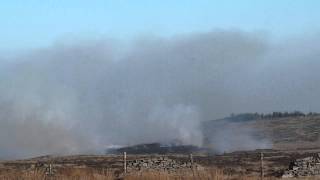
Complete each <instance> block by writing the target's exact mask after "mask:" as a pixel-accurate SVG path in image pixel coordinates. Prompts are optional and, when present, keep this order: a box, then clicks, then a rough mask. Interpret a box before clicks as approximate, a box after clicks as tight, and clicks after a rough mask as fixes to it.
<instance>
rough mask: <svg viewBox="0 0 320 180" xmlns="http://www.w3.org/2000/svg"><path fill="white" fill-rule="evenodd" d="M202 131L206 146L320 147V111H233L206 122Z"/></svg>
mask: <svg viewBox="0 0 320 180" xmlns="http://www.w3.org/2000/svg"><path fill="white" fill-rule="evenodd" d="M203 132H204V136H205V144H206V146H210V147H212V148H213V149H218V151H219V149H221V150H220V151H224V149H225V150H226V151H229V149H231V151H232V150H242V148H246V146H247V147H248V149H256V148H279V149H291V148H294V149H296V148H302V147H305V148H307V147H308V148H312V147H319V146H320V143H319V142H320V141H319V133H320V114H318V113H308V114H304V113H302V112H299V111H295V112H291V113H288V112H274V113H272V114H258V113H246V114H239V115H231V116H230V117H227V118H223V119H219V120H212V121H207V122H204V123H203ZM221 146H222V147H221ZM237 146H239V148H238V147H237Z"/></svg>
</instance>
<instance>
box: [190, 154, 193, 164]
mask: <svg viewBox="0 0 320 180" xmlns="http://www.w3.org/2000/svg"><path fill="white" fill-rule="evenodd" d="M190 162H191V166H193V155H192V154H190Z"/></svg>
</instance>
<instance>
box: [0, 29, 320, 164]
mask: <svg viewBox="0 0 320 180" xmlns="http://www.w3.org/2000/svg"><path fill="white" fill-rule="evenodd" d="M319 42H320V41H319V38H317V36H315V37H306V38H301V37H300V38H295V39H293V38H288V39H282V40H278V41H271V40H269V38H268V36H266V35H264V34H259V33H247V32H241V31H213V32H208V33H195V34H188V35H181V36H175V37H171V38H159V37H145V38H139V39H137V40H135V41H133V42H119V41H116V40H109V39H105V40H99V41H90V42H88V41H78V42H72V43H56V44H54V45H52V46H51V47H47V48H42V49H38V50H32V51H30V52H28V53H24V54H20V55H17V56H14V57H13V56H10V58H2V59H1V60H0V70H1V71H0V147H1V148H0V158H18V157H28V156H36V155H43V154H68V153H85V152H92V151H93V150H103V149H104V148H106V147H107V146H110V145H131V144H136V143H147V142H168V141H172V140H179V141H180V142H182V143H184V144H194V145H201V144H202V140H203V137H202V136H203V135H202V132H201V122H203V121H205V120H212V119H216V118H220V117H223V116H226V115H229V114H230V113H240V112H270V111H292V110H296V109H298V110H302V111H319V107H320V103H319V101H318V99H317V98H318V92H319V91H320V84H319V83H318V82H319V80H320V76H319V75H320V74H319V71H318V69H319V67H320V61H319V59H318V58H319V57H320V44H319ZM17 53H18V52H17ZM2 57H5V55H3V56H2ZM245 133H246V131H239V134H245ZM243 136H247V135H243ZM225 146H226V145H223V146H221V149H222V150H221V151H223V147H225ZM250 146H253V145H250ZM226 147H227V146H226ZM241 148H242V147H241Z"/></svg>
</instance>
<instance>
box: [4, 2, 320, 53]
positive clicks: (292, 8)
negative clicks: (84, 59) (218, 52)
mask: <svg viewBox="0 0 320 180" xmlns="http://www.w3.org/2000/svg"><path fill="white" fill-rule="evenodd" d="M319 7H320V1H318V0H305V1H304V0H264V1H262V0H260V1H257V0H241V1H239V0H224V1H218V0H183V1H182V0H180V1H179V0H136V1H133V0H90V1H89V0H67V1H65V0H28V1H24V0H10V1H2V2H1V4H0V22H1V28H0V39H1V42H2V43H1V45H0V50H2V51H6V50H14V49H25V48H38V47H43V46H48V45H50V44H52V43H54V42H55V41H57V40H59V39H64V40H65V39H67V38H69V39H71V40H72V39H77V38H87V39H92V38H98V39H99V38H100V37H113V38H117V39H119V38H121V39H131V38H134V37H136V36H145V35H153V34H156V35H158V36H159V35H160V36H171V35H175V34H181V33H190V32H198V31H200V32H204V31H210V30H214V29H234V28H235V29H241V30H245V31H265V32H267V33H270V34H272V37H282V36H291V35H294V34H302V33H305V32H310V31H309V30H312V31H315V30H319V26H320V25H319V18H320V11H319Z"/></svg>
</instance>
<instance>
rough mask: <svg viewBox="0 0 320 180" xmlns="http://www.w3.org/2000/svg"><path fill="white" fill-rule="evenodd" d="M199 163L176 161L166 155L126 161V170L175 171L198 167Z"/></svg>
mask: <svg viewBox="0 0 320 180" xmlns="http://www.w3.org/2000/svg"><path fill="white" fill-rule="evenodd" d="M198 166H199V165H196V164H193V163H191V162H178V161H176V160H173V159H170V158H167V157H157V158H148V159H147V158H146V159H136V160H131V161H128V162H127V168H128V171H132V170H134V171H136V170H148V169H150V170H151V169H152V170H165V171H177V170H179V169H187V168H192V167H198Z"/></svg>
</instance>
